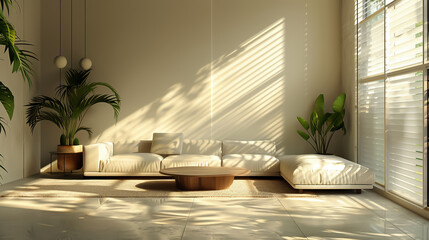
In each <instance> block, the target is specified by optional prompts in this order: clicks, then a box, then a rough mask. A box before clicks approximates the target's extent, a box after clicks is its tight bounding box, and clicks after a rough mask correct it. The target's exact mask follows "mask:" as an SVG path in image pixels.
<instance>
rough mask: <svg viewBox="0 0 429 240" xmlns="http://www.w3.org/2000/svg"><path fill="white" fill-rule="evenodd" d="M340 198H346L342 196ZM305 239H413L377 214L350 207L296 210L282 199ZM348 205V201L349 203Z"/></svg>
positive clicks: (309, 207)
mask: <svg viewBox="0 0 429 240" xmlns="http://www.w3.org/2000/svg"><path fill="white" fill-rule="evenodd" d="M341 198H343V197H342V196H341ZM280 202H282V204H283V205H284V207H285V208H286V210H287V211H288V213H289V214H290V215H291V216H292V217H293V219H294V220H295V222H296V223H297V225H298V226H299V228H300V229H301V230H302V232H303V233H304V235H305V236H307V237H309V238H314V239H317V238H320V239H330V238H332V239H395V238H397V239H411V238H409V236H408V235H407V234H405V233H404V232H402V231H400V230H399V229H398V228H396V227H395V226H394V225H392V224H391V223H390V222H388V221H386V220H385V219H383V218H381V217H379V216H377V215H376V214H375V213H374V212H372V211H370V210H368V209H366V208H362V206H357V207H356V206H355V204H351V205H350V207H347V205H344V204H341V205H339V206H334V205H332V204H327V205H323V204H321V205H320V206H316V205H315V204H309V205H308V206H304V205H301V206H300V207H297V206H296V204H291V205H288V204H290V203H294V202H293V201H290V200H289V199H280ZM346 202H349V201H346Z"/></svg>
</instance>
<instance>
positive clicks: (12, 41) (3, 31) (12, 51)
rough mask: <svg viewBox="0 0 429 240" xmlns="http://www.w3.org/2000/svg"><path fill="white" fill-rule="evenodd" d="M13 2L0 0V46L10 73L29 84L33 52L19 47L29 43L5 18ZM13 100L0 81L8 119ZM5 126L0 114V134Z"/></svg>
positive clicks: (0, 164) (10, 116)
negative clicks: (9, 66)
mask: <svg viewBox="0 0 429 240" xmlns="http://www.w3.org/2000/svg"><path fill="white" fill-rule="evenodd" d="M13 4H14V1H12V0H0V6H1V11H0V46H4V52H5V53H6V52H7V53H8V55H9V56H8V57H9V61H10V64H11V66H12V73H15V72H20V73H21V75H22V78H23V79H24V81H25V80H27V82H28V84H29V85H31V78H30V76H31V73H32V69H31V65H30V60H31V59H36V57H35V55H34V53H33V52H31V51H28V50H23V49H21V46H24V45H30V44H28V43H25V42H24V41H22V40H21V39H20V38H19V37H18V36H17V35H16V31H15V28H14V27H13V25H12V24H11V23H10V22H9V21H8V19H7V18H6V15H8V14H9V9H10V8H11V7H13ZM36 60H37V59H36ZM14 102H15V101H14V97H13V94H12V92H11V91H10V89H9V88H8V87H7V86H6V85H5V84H3V83H2V82H1V81H0V104H1V105H3V107H4V109H5V110H6V113H7V115H8V118H9V119H10V120H12V116H13V111H14V108H15V107H14V106H15V105H14ZM5 126H6V120H5V118H3V117H1V116H0V134H1V133H4V134H5V135H6V128H5ZM2 158H3V155H1V154H0V168H1V169H3V170H4V171H6V169H5V168H4V167H3V165H2V163H1V159H2ZM6 172H7V171H6ZM0 177H1V175H0Z"/></svg>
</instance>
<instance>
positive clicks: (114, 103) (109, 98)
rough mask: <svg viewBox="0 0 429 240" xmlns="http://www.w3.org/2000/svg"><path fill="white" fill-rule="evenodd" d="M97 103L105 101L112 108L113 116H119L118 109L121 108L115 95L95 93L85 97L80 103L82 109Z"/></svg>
mask: <svg viewBox="0 0 429 240" xmlns="http://www.w3.org/2000/svg"><path fill="white" fill-rule="evenodd" d="M97 103H106V104H109V105H110V106H111V107H112V108H113V116H114V118H115V119H117V118H118V116H119V111H120V110H121V106H120V100H119V99H117V98H116V96H115V95H110V94H95V95H92V96H90V97H89V98H87V99H85V100H83V101H82V103H81V108H83V109H84V110H86V109H88V108H90V107H91V106H93V105H95V104H97Z"/></svg>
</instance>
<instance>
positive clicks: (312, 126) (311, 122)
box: [310, 111, 317, 136]
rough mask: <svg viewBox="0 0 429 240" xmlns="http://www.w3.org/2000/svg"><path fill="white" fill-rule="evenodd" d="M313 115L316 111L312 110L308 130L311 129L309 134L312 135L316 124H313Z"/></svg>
mask: <svg viewBox="0 0 429 240" xmlns="http://www.w3.org/2000/svg"><path fill="white" fill-rule="evenodd" d="M315 115H316V113H315V112H314V111H313V112H312V113H311V116H310V131H311V135H313V136H314V134H315V133H316V126H317V123H316V124H315V121H316V120H314V118H315Z"/></svg>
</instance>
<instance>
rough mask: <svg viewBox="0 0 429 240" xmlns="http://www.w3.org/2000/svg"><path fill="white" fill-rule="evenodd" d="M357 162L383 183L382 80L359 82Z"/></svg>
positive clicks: (378, 181) (377, 180)
mask: <svg viewBox="0 0 429 240" xmlns="http://www.w3.org/2000/svg"><path fill="white" fill-rule="evenodd" d="M358 101H359V104H358V106H359V108H358V111H359V112H358V116H359V117H358V128H359V133H358V144H359V151H358V157H359V163H360V164H362V165H364V166H366V167H368V168H369V169H372V170H373V171H374V174H375V181H376V182H377V183H379V184H382V185H384V169H385V167H384V80H379V81H372V82H366V83H360V84H359V97H358Z"/></svg>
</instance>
